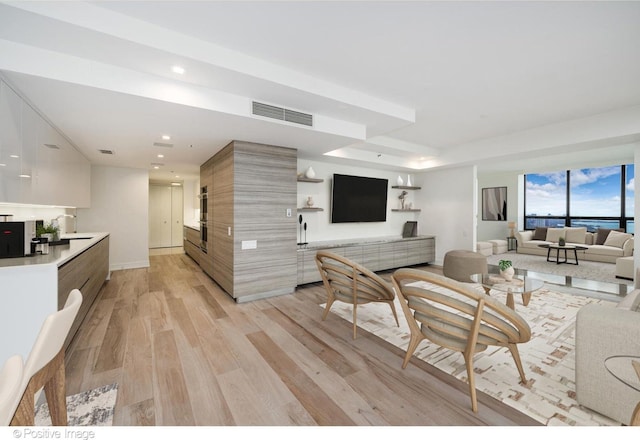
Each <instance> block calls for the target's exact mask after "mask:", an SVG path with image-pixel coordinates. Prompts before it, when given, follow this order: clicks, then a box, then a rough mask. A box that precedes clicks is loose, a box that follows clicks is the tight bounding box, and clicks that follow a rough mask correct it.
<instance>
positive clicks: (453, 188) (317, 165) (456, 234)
mask: <svg viewBox="0 0 640 440" xmlns="http://www.w3.org/2000/svg"><path fill="white" fill-rule="evenodd" d="M309 166H312V167H313V169H314V171H315V173H316V176H315V177H316V178H319V179H325V181H324V182H322V183H301V182H299V183H298V207H301V206H304V203H305V201H306V199H307V197H308V196H312V197H313V200H314V202H315V206H317V207H321V208H324V211H322V212H303V213H302V216H303V221H304V222H307V225H308V228H307V229H308V230H307V241H309V242H314V241H324V240H339V239H348V238H370V237H383V236H392V235H395V236H401V235H402V227H403V226H404V223H405V222H406V221H409V220H412V221H418V234H419V235H435V236H436V261H435V263H436V264H442V261H443V259H444V254H445V253H446V252H447V251H448V250H451V249H469V250H471V249H475V242H476V222H475V215H476V212H477V205H478V202H477V190H476V187H477V185H476V168H475V167H463V168H452V169H446V170H439V171H426V172H421V173H414V174H412V175H411V179H412V182H411V183H412V184H413V185H414V186H420V187H421V188H422V189H420V190H416V191H409V196H408V198H407V202H411V203H413V205H414V208H419V209H421V212H420V213H406V212H391V209H394V208H399V207H400V200H399V199H398V196H399V194H400V192H401V190H397V189H392V188H391V186H393V185H396V184H397V178H398V175H399V174H398V173H397V172H393V171H384V170H376V169H369V168H362V167H353V166H345V165H336V164H333V163H325V162H318V161H309V160H302V159H299V160H298V172H299V173H300V172H304V171H305V170H306V169H307V168H308V167H309ZM333 173H337V174H350V175H355V176H365V177H377V178H386V179H389V187H390V189H389V198H388V200H387V221H386V222H379V223H353V224H349V223H346V224H344V223H343V224H332V223H331V178H332V176H333ZM401 177H402V178H403V180H404V181H405V183H406V181H407V175H406V174H401ZM303 238H304V237H303Z"/></svg>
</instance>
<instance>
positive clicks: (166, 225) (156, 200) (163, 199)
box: [149, 185, 172, 249]
mask: <svg viewBox="0 0 640 440" xmlns="http://www.w3.org/2000/svg"><path fill="white" fill-rule="evenodd" d="M171 226H172V225H171V187H170V186H160V185H150V186H149V247H150V248H152V249H153V248H161V247H171V243H172V241H171V229H172V228H171Z"/></svg>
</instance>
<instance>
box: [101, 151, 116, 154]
mask: <svg viewBox="0 0 640 440" xmlns="http://www.w3.org/2000/svg"><path fill="white" fill-rule="evenodd" d="M98 151H99V152H100V153H101V154H116V153H114V152H113V150H98Z"/></svg>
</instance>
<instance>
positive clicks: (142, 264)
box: [109, 260, 149, 271]
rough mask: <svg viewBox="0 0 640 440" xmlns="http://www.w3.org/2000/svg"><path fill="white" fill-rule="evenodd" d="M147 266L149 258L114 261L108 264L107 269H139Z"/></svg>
mask: <svg viewBox="0 0 640 440" xmlns="http://www.w3.org/2000/svg"><path fill="white" fill-rule="evenodd" d="M145 267H149V260H142V261H131V262H129V263H115V264H110V265H109V270H110V271H113V270H125V269H140V268H145Z"/></svg>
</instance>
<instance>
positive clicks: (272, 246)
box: [201, 141, 297, 302]
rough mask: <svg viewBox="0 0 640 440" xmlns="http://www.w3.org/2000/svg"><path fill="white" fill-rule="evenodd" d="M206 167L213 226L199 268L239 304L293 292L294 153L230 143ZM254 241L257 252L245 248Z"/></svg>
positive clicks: (290, 150) (294, 239) (286, 149)
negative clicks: (208, 266)
mask: <svg viewBox="0 0 640 440" xmlns="http://www.w3.org/2000/svg"><path fill="white" fill-rule="evenodd" d="M209 162H211V163H212V164H213V171H212V188H210V189H209V203H210V204H209V207H208V211H209V219H210V224H211V226H210V228H209V237H210V238H209V242H208V249H209V252H208V253H207V254H206V256H204V260H205V262H202V263H201V266H202V268H203V269H204V270H205V272H206V273H207V274H209V276H211V277H212V278H213V279H214V280H215V281H216V282H217V283H218V284H219V285H220V287H222V289H224V290H225V291H226V292H227V293H228V294H229V295H231V296H232V297H233V298H234V299H235V300H236V301H237V302H245V301H250V300H253V299H259V298H265V297H268V296H274V295H280V294H285V293H291V292H293V291H294V290H295V286H296V271H297V257H296V241H297V237H296V215H295V207H296V198H297V181H296V174H297V150H295V149H292V148H284V147H277V146H272V145H263V144H255V143H250V142H241V141H233V142H231V143H230V144H229V145H227V146H226V147H224V148H223V149H222V150H220V151H219V152H218V153H217V154H216V155H215V156H213V157H212V158H211V159H210V161H207V162H206V163H205V165H207V164H209ZM205 165H203V167H205ZM203 171H204V172H206V167H205V168H204V169H203V168H202V167H201V173H202V172H203ZM201 182H202V176H201ZM287 209H289V210H291V215H290V216H289V217H287V215H286V213H287ZM254 241H255V242H256V244H257V246H256V248H255V249H243V242H254ZM207 263H210V264H211V266H212V268H211V270H208V268H207Z"/></svg>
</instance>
